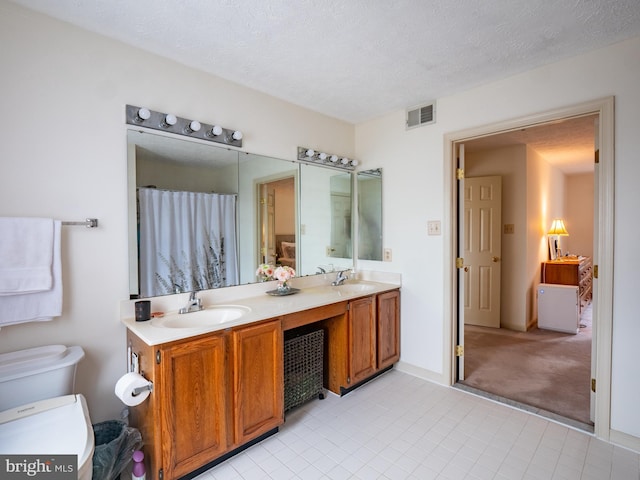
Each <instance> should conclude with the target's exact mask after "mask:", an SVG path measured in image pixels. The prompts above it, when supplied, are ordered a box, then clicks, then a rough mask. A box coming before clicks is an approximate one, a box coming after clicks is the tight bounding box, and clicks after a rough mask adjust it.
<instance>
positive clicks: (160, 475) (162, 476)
mask: <svg viewBox="0 0 640 480" xmlns="http://www.w3.org/2000/svg"><path fill="white" fill-rule="evenodd" d="M163 478H164V469H162V468H161V469H160V470H158V480H162V479H163Z"/></svg>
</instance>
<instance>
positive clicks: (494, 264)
mask: <svg viewBox="0 0 640 480" xmlns="http://www.w3.org/2000/svg"><path fill="white" fill-rule="evenodd" d="M461 182H463V185H464V186H463V187H462V191H463V192H464V216H463V217H462V222H463V223H462V231H461V237H462V238H463V239H464V250H463V258H464V267H463V273H464V280H463V282H464V323H465V324H466V325H478V326H482V327H493V328H500V255H501V246H502V236H501V225H502V177H500V176H490V177H474V178H464V179H463V180H461Z"/></svg>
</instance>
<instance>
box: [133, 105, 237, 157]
mask: <svg viewBox="0 0 640 480" xmlns="http://www.w3.org/2000/svg"><path fill="white" fill-rule="evenodd" d="M126 115H127V123H128V124H129V125H137V126H140V127H145V128H151V129H153V130H161V131H163V132H169V133H175V134H176V135H184V136H186V137H191V138H197V139H199V140H207V141H209V142H216V143H222V144H224V145H231V146H233V147H242V132H241V131H239V130H230V129H228V128H222V127H221V126H220V125H209V124H207V123H201V122H199V121H197V120H190V119H186V118H180V117H177V116H175V115H173V114H172V113H162V112H154V111H153V110H149V109H148V108H145V107H136V106H134V105H127V106H126Z"/></svg>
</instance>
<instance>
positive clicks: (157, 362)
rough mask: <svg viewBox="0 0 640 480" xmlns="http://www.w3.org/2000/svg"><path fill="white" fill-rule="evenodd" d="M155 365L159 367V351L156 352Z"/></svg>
mask: <svg viewBox="0 0 640 480" xmlns="http://www.w3.org/2000/svg"><path fill="white" fill-rule="evenodd" d="M156 364H158V365H160V350H156Z"/></svg>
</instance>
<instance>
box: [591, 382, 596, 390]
mask: <svg viewBox="0 0 640 480" xmlns="http://www.w3.org/2000/svg"><path fill="white" fill-rule="evenodd" d="M591 391H592V392H593V393H596V379H595V378H592V379H591Z"/></svg>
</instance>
